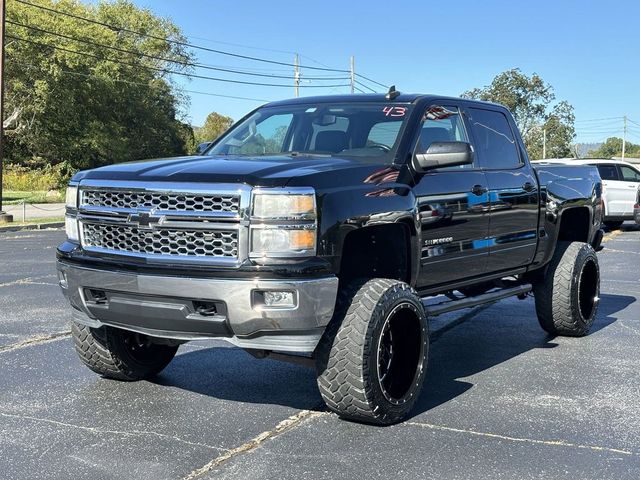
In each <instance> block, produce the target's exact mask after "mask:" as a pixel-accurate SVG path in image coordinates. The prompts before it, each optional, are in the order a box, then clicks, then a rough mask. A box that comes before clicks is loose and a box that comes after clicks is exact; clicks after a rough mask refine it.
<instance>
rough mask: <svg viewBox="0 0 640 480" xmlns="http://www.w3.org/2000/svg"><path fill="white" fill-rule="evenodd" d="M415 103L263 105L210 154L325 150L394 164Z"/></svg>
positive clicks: (318, 152)
mask: <svg viewBox="0 0 640 480" xmlns="http://www.w3.org/2000/svg"><path fill="white" fill-rule="evenodd" d="M411 109H412V105H406V104H401V105H398V104H390V103H355V102H354V103H336V104H324V103H322V104H315V105H284V106H277V107H264V108H261V109H259V110H257V111H256V112H255V113H254V114H253V115H251V116H249V117H248V118H246V119H245V120H244V121H243V122H242V123H240V124H239V125H237V126H236V127H235V128H233V129H231V130H229V132H227V133H226V134H225V135H224V136H223V137H222V138H221V139H220V140H219V141H218V142H216V144H215V145H214V146H213V147H212V148H211V149H209V150H208V151H207V152H206V153H207V154H209V155H243V156H245V155H246V156H256V155H291V156H297V155H321V156H339V157H358V158H361V159H363V160H365V161H372V162H376V163H390V162H391V161H392V159H393V156H394V154H395V150H396V148H397V146H398V142H399V139H400V134H401V132H402V131H403V129H404V126H405V124H406V121H407V118H408V117H409V113H410V112H411Z"/></svg>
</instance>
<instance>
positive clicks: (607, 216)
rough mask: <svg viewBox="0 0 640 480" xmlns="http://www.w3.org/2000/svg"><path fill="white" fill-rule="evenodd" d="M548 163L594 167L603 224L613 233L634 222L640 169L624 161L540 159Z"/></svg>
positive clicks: (639, 183) (639, 185) (639, 186)
mask: <svg viewBox="0 0 640 480" xmlns="http://www.w3.org/2000/svg"><path fill="white" fill-rule="evenodd" d="M540 162H545V163H564V164H572V165H573V164H577V165H592V166H594V167H596V168H597V169H598V172H599V173H600V178H602V199H603V201H604V204H605V206H604V220H603V223H604V224H605V225H606V226H607V227H609V228H610V229H612V230H615V229H617V228H620V226H621V225H622V223H623V222H624V221H625V220H633V219H634V212H633V211H634V205H635V203H636V192H637V191H638V188H640V168H638V166H637V165H633V164H630V163H626V162H623V161H621V160H597V159H592V158H589V159H553V160H540ZM536 163H537V162H536Z"/></svg>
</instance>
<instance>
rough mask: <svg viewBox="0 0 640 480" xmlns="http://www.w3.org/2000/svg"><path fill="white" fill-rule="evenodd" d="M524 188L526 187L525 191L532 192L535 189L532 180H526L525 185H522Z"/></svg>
mask: <svg viewBox="0 0 640 480" xmlns="http://www.w3.org/2000/svg"><path fill="white" fill-rule="evenodd" d="M522 188H523V189H524V191H525V192H531V191H533V189H534V188H535V186H534V185H533V183H531V182H526V183H525V184H524V185H522Z"/></svg>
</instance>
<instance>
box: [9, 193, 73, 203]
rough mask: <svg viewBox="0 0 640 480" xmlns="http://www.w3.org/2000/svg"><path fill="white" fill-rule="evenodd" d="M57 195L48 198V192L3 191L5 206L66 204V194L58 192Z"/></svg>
mask: <svg viewBox="0 0 640 480" xmlns="http://www.w3.org/2000/svg"><path fill="white" fill-rule="evenodd" d="M56 193H57V194H56V195H49V196H47V191H46V190H28V191H3V192H2V203H3V204H4V205H19V204H21V203H22V202H25V203H61V202H64V194H63V193H62V192H60V191H56Z"/></svg>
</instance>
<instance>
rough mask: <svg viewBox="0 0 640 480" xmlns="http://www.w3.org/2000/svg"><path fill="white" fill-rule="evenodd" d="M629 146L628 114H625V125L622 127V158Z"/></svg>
mask: <svg viewBox="0 0 640 480" xmlns="http://www.w3.org/2000/svg"><path fill="white" fill-rule="evenodd" d="M626 147H627V116H626V115H625V116H624V127H623V129H622V160H624V151H625V150H626Z"/></svg>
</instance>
